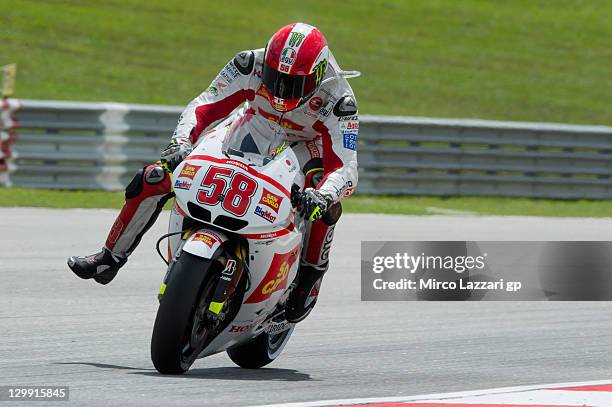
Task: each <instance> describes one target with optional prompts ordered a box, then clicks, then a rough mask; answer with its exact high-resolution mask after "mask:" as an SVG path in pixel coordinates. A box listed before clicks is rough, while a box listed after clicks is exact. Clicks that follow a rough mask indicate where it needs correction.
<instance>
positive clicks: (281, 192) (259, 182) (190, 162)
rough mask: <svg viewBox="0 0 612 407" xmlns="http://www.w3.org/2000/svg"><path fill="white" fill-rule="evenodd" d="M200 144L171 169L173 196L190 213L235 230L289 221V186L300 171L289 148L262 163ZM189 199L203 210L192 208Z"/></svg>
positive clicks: (276, 225) (268, 228) (280, 225)
mask: <svg viewBox="0 0 612 407" xmlns="http://www.w3.org/2000/svg"><path fill="white" fill-rule="evenodd" d="M198 150H199V149H198ZM198 150H196V151H194V152H193V153H192V154H191V155H190V156H189V157H187V159H186V160H185V161H184V162H183V163H181V165H180V166H179V167H178V168H177V169H176V171H175V172H174V174H175V177H176V179H175V181H174V191H175V194H176V198H177V201H178V202H179V205H180V206H181V207H182V208H183V209H186V210H188V211H189V213H190V215H191V216H192V217H194V218H196V219H200V220H203V221H206V222H210V223H214V224H216V225H217V226H219V227H222V228H224V229H228V230H232V231H236V232H239V233H247V232H248V233H255V232H258V233H266V232H274V231H276V230H279V229H283V228H286V227H288V226H289V225H290V224H291V223H292V214H291V198H290V192H289V191H290V190H291V185H292V184H293V182H294V180H295V179H296V177H298V178H299V177H300V176H301V173H300V172H299V171H297V167H298V166H297V159H296V158H295V154H294V153H293V152H292V151H291V150H290V149H286V150H285V151H283V152H281V153H280V154H279V155H278V156H277V157H276V158H275V159H274V160H272V161H271V162H269V163H268V164H266V165H265V166H263V167H255V166H249V165H247V164H245V163H243V162H241V161H239V160H237V159H233V158H227V157H225V156H223V157H219V156H214V155H213V154H211V151H210V150H207V151H205V153H207V154H205V153H204V151H202V154H199V153H200V151H198ZM193 205H197V206H198V207H199V208H202V209H204V210H205V211H201V210H190V208H192V209H193V208H194V207H193ZM206 211H208V212H209V213H210V214H209V215H208V217H207V212H206ZM202 213H203V214H204V215H202ZM206 218H207V219H206Z"/></svg>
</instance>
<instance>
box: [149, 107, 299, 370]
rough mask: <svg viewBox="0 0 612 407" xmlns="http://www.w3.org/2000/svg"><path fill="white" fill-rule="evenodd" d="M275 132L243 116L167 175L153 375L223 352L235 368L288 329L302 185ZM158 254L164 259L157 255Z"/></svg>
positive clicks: (268, 355) (264, 352)
mask: <svg viewBox="0 0 612 407" xmlns="http://www.w3.org/2000/svg"><path fill="white" fill-rule="evenodd" d="M284 140H285V133H284V130H283V128H282V127H280V126H278V125H277V124H276V123H273V122H270V121H268V120H265V121H262V120H256V118H255V117H254V116H253V115H251V114H244V115H242V116H240V117H236V116H235V117H234V120H233V121H232V122H231V124H229V125H220V126H217V127H216V129H214V130H213V131H212V132H210V133H209V134H207V135H206V136H205V137H203V140H202V141H201V143H200V144H199V145H197V146H196V148H195V149H194V150H193V152H192V153H191V154H190V155H189V156H188V157H187V158H186V159H185V160H184V161H183V162H182V163H181V164H180V165H179V166H178V167H177V168H176V169H175V170H174V172H173V174H172V182H173V189H174V193H175V200H174V206H173V209H172V211H171V215H170V225H169V233H168V234H166V235H164V236H162V237H161V238H160V240H159V241H158V245H157V249H158V253H160V255H161V251H160V243H161V242H162V241H163V239H165V238H167V239H168V259H167V260H166V262H167V263H168V269H167V272H166V275H165V277H164V279H163V283H162V286H161V288H160V291H159V296H158V297H159V308H158V311H157V317H156V319H155V325H154V328H153V335H152V339H151V359H152V361H153V364H154V365H155V368H156V369H157V370H158V371H159V372H160V373H162V374H181V373H184V372H186V371H187V370H188V369H189V368H190V366H191V365H192V364H193V363H194V361H195V360H196V359H198V358H203V357H205V356H208V355H212V354H215V353H219V352H223V351H226V352H227V353H228V355H229V357H230V358H231V360H232V361H233V362H234V363H236V364H237V365H238V366H241V367H244V368H259V367H262V366H264V365H267V364H268V363H270V362H272V361H273V360H274V359H276V358H277V357H278V356H279V355H280V353H281V352H282V350H283V348H284V347H285V345H286V344H287V342H288V340H289V338H290V336H291V334H292V332H293V329H294V324H292V323H289V322H288V321H287V320H286V319H285V317H284V307H285V303H286V301H287V298H288V296H289V293H290V290H291V289H292V288H293V287H294V286H295V282H294V280H295V278H296V276H297V268H298V265H299V260H300V254H301V249H302V235H303V231H304V225H305V223H304V222H305V221H304V220H302V218H301V217H300V216H298V215H297V213H296V208H295V206H294V203H295V202H297V201H298V199H296V198H299V194H300V189H301V188H303V184H304V176H303V174H302V172H301V171H300V170H299V164H298V160H297V158H296V156H295V154H294V153H293V151H292V150H291V148H285V147H286V145H285V143H284ZM162 258H164V256H162Z"/></svg>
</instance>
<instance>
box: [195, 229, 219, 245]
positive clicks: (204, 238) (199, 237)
mask: <svg viewBox="0 0 612 407" xmlns="http://www.w3.org/2000/svg"><path fill="white" fill-rule="evenodd" d="M193 240H194V241H196V242H202V243H204V244H206V246H208V247H210V248H211V249H212V247H213V245H214V244H215V243H216V242H217V240H216V239H215V238H214V237H212V236H209V235H207V234H204V233H196V234H195V236H194V237H193Z"/></svg>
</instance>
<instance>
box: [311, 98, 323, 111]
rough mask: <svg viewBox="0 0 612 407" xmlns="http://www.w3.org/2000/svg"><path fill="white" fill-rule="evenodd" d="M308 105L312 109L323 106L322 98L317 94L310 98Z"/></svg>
mask: <svg viewBox="0 0 612 407" xmlns="http://www.w3.org/2000/svg"><path fill="white" fill-rule="evenodd" d="M308 106H310V108H311V109H312V110H319V109H320V108H321V106H323V99H321V98H320V97H318V96H317V97H314V98H312V99H310V102H308Z"/></svg>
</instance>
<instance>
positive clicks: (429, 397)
mask: <svg viewBox="0 0 612 407" xmlns="http://www.w3.org/2000/svg"><path fill="white" fill-rule="evenodd" d="M610 383H612V379H608V380H596V381H588V382H570V383H553V384H539V385H530V386H515V387H500V388H495V389H484V390H473V391H462V392H454V393H434V394H423V395H417V396H400V397H371V398H356V399H338V400H321V401H307V402H300V403H281V404H268V405H267V407H281V406H282V407H320V406H332V405H334V406H336V405H355V404H368V403H393V402H395V403H397V402H406V403H409V402H415V401H429V402H442V401H444V402H453V403H459V402H462V401H464V400H465V401H466V402H468V403H476V402H478V403H489V404H492V403H500V402H504V400H507V399H506V398H504V399H503V400H502V399H495V401H492V400H491V398H486V399H484V398H483V399H480V397H483V396H494V395H512V396H513V397H512V398H515V397H514V395H515V393H524V392H530V391H537V390H544V389H551V390H548V391H549V392H550V397H549V400H548V401H546V402H545V403H546V404H549V405H551V407H552V406H554V405H555V404H550V403H559V402H563V403H566V405H567V403H572V404H575V403H579V404H576V405H577V406H581V405H584V398H583V397H581V396H580V395H579V394H576V393H584V392H572V391H564V392H561V391H556V390H552V389H555V388H565V387H580V386H593V385H603V384H610ZM538 393H540V392H538ZM554 393H557V394H554ZM559 393H574V394H570V395H566V396H563V397H566V398H564V399H563V400H561V399H559V397H562V395H561V394H559ZM589 393H590V394H591V395H592V394H594V393H596V392H589ZM475 397H478V398H479V400H478V401H475V400H474V398H475ZM593 398H594V399H598V400H593V401H594V402H595V403H596V404H593V403H592V404H589V405H593V406H597V407H599V406H601V407H605V406H610V405H612V393H609V392H607V393H604V394H601V395H595V396H593ZM553 399H554V400H553ZM534 401H535V400H532V399H531V400H530V401H529V402H530V403H532V404H533V403H534ZM513 402H514V403H518V402H521V403H525V402H526V401H525V400H520V399H518V398H516V400H515V401H513ZM602 403H605V404H602ZM506 404H510V403H506ZM524 405H525V404H523V406H524ZM557 405H558V404H557ZM257 407H263V406H257Z"/></svg>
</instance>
